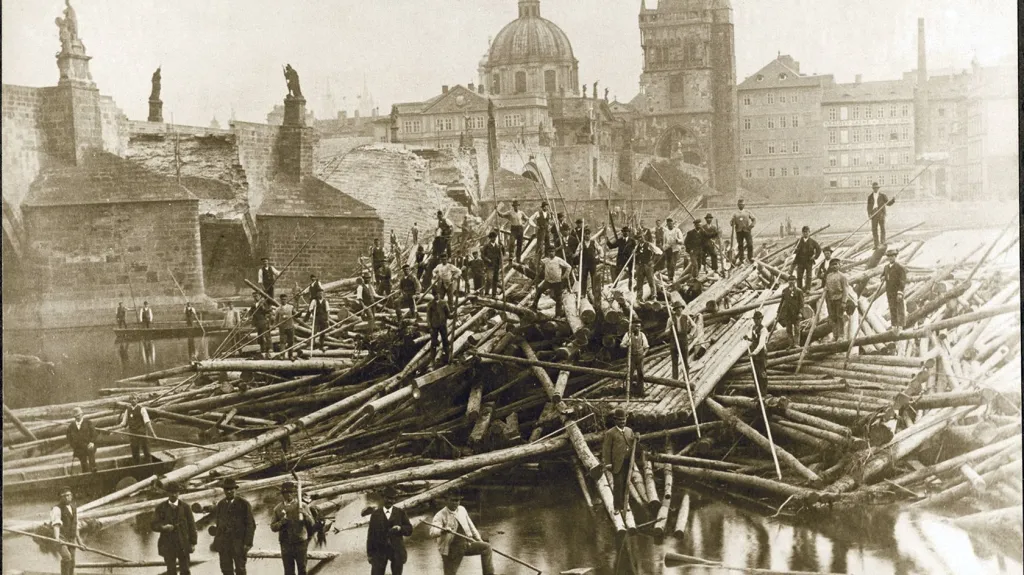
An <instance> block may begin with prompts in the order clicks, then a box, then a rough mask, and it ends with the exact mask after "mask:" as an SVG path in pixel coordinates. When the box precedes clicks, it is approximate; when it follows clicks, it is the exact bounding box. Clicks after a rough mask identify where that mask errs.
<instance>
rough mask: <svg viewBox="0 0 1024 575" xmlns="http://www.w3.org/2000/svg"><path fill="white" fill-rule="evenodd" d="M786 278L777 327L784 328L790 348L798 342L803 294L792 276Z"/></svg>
mask: <svg viewBox="0 0 1024 575" xmlns="http://www.w3.org/2000/svg"><path fill="white" fill-rule="evenodd" d="M805 229H806V228H805ZM809 273H810V272H808V274H809ZM786 278H787V279H788V280H789V284H788V285H786V288H785V289H784V290H782V301H781V302H780V303H779V313H778V321H779V325H781V326H782V327H784V328H786V333H787V334H788V335H789V343H790V345H791V346H792V345H797V343H799V341H800V319H801V317H802V316H801V314H802V313H803V309H804V292H803V291H802V290H801V289H800V288H799V287H797V285H796V282H797V279H796V277H795V276H793V274H790V275H788V276H786Z"/></svg>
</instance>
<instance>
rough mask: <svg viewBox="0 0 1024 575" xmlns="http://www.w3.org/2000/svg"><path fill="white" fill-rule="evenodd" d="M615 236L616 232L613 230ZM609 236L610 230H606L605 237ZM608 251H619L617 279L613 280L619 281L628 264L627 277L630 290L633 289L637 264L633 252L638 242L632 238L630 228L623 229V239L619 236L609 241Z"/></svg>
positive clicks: (616, 269) (617, 255)
mask: <svg viewBox="0 0 1024 575" xmlns="http://www.w3.org/2000/svg"><path fill="white" fill-rule="evenodd" d="M612 233H613V234H614V230H612ZM607 235H608V228H605V236H607ZM606 245H607V246H608V249H610V250H612V249H617V250H618V251H617V252H615V277H614V278H613V280H617V279H618V278H619V275H621V274H622V270H623V269H625V267H626V264H627V263H628V264H629V267H630V269H628V270H626V277H627V278H629V289H633V268H634V266H635V262H634V261H633V251H634V250H636V240H634V239H633V238H632V237H631V233H630V230H629V226H625V227H623V228H622V237H619V236H618V235H617V234H616V235H614V237H613V238H612V239H610V240H608V241H607V244H606Z"/></svg>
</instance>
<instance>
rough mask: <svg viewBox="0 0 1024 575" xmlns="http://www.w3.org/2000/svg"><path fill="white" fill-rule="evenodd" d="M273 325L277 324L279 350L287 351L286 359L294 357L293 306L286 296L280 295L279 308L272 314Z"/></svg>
mask: <svg viewBox="0 0 1024 575" xmlns="http://www.w3.org/2000/svg"><path fill="white" fill-rule="evenodd" d="M274 323H276V324H277V333H278V335H279V337H278V339H279V340H280V344H281V350H282V351H284V350H287V352H286V353H287V357H288V359H293V358H294V357H295V354H296V351H295V350H294V349H292V347H294V346H295V306H294V305H292V302H291V301H289V299H288V294H286V293H283V294H281V307H279V308H277V311H276V312H275V313H274Z"/></svg>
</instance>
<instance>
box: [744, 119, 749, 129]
mask: <svg viewBox="0 0 1024 575" xmlns="http://www.w3.org/2000/svg"><path fill="white" fill-rule="evenodd" d="M743 129H744V130H749V129H750V118H744V119H743Z"/></svg>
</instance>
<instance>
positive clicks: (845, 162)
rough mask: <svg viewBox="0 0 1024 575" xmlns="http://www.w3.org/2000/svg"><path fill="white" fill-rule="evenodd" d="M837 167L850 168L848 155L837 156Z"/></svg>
mask: <svg viewBox="0 0 1024 575" xmlns="http://www.w3.org/2000/svg"><path fill="white" fill-rule="evenodd" d="M839 165H840V166H842V167H844V168H848V167H850V154H840V155H839ZM844 187H845V186H844Z"/></svg>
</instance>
